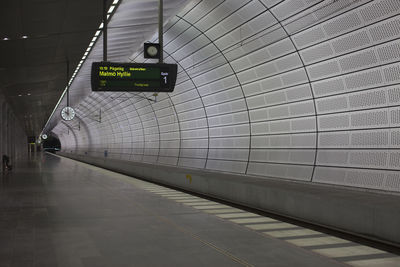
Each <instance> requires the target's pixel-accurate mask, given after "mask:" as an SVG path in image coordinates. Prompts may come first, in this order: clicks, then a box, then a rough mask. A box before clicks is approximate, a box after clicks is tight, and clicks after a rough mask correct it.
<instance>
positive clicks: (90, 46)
mask: <svg viewBox="0 0 400 267" xmlns="http://www.w3.org/2000/svg"><path fill="white" fill-rule="evenodd" d="M118 3H119V0H114V2H113V3H112V5H111V6H110V8H109V10H108V12H107V13H108V14H107V20H108V19H109V18H110V16H111V13H112V12H113V11H114V10H115V8H116V5H117V4H118ZM103 27H104V23H103V22H102V23H101V24H100V26H99V30H97V31H96V33H95V34H94V37H93V38H92V41H91V42H90V44H89V47H88V48H87V49H86V51H85V53H84V55H83V57H82V60H81V61H80V62H79V64H78V66H77V67H76V69H75V71H74V73H73V75H72V77H71V80H70V81H69V82H68V85H67V86H66V87H65V89H64V91H63V93H62V95H61V97H60V99H58V102H57V104H56V106H55V107H54V109H53V112H52V113H51V115H50V117H49V118H48V119H47V122H46V124H45V125H44V127H43V130H44V129H45V128H46V127H47V125H48V124H49V122H50V120H51V118H52V117H53V115H54V113H55V112H56V110H57V108H58V106H59V105H60V103H61V101H62V99H63V98H64V96H65V94H66V92H67V89H68V87H69V86H70V85H71V84H72V82H73V81H74V79H75V77H76V75H77V74H78V71H79V69H80V67H81V66H82V63H83V62H84V61H85V59H86V58H87V56H88V54H89V52H90V50H91V48H92V47H93V46H94V43H95V42H96V41H97V38H98V37H99V36H100V33H101V32H102V29H103ZM22 38H28V36H23V37H22ZM3 40H4V41H6V40H9V38H7V37H5V38H3ZM43 130H42V132H41V133H40V136H42V134H43Z"/></svg>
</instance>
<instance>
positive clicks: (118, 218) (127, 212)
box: [0, 154, 400, 267]
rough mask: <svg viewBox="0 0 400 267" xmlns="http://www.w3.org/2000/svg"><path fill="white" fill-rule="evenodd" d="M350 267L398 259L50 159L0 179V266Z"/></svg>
mask: <svg viewBox="0 0 400 267" xmlns="http://www.w3.org/2000/svg"><path fill="white" fill-rule="evenodd" d="M166 175H168V173H166ZM349 265H351V266H387V267H389V266H400V257H398V256H397V255H393V254H391V253H387V252H385V251H382V250H379V249H376V248H371V247H368V246H364V245H360V244H357V243H354V242H351V241H348V240H345V239H341V238H337V237H333V236H329V235H326V234H324V233H321V232H317V231H314V230H310V229H306V228H303V227H300V226H297V225H294V224H291V223H287V222H281V221H278V220H276V219H273V218H268V217H263V216H260V215H258V214H255V213H251V212H247V211H244V210H241V209H238V208H234V207H230V206H228V205H225V204H220V203H217V202H213V201H209V200H206V199H202V198H199V197H197V196H193V195H190V194H187V193H183V192H179V191H176V190H173V189H169V188H165V187H162V186H159V185H155V184H152V183H148V182H144V181H141V180H138V179H135V178H132V177H128V176H125V175H121V174H117V173H114V172H111V171H107V170H104V169H100V168H97V167H94V166H91V165H87V164H83V163H80V162H76V161H73V160H70V159H66V158H61V157H58V156H54V155H48V154H46V155H43V156H42V157H40V158H38V159H36V160H31V161H29V162H26V163H23V164H19V165H15V169H14V170H13V171H12V172H9V173H3V174H2V175H1V183H0V267H3V266H7V267H11V266H13V267H14V266H24V267H25V266H41V267H45V266H52V267H54V266H68V267H69V266H71V267H80V266H107V267H109V266H113V267H114V266H208V267H210V266H296V267H301V266H323V267H329V266H349Z"/></svg>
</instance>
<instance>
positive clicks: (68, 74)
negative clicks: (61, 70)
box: [67, 58, 69, 107]
mask: <svg viewBox="0 0 400 267" xmlns="http://www.w3.org/2000/svg"><path fill="white" fill-rule="evenodd" d="M67 107H69V59H68V58H67Z"/></svg>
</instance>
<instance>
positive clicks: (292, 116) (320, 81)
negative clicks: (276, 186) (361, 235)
mask: <svg viewBox="0 0 400 267" xmlns="http://www.w3.org/2000/svg"><path fill="white" fill-rule="evenodd" d="M399 15H400V1H398V0H374V1H371V0H351V1H349V0H337V1H333V0H332V1H309V0H285V1H272V0H252V1H236V0H227V1H222V0H219V1H211V0H204V1H199V0H197V1H192V2H190V3H189V5H187V6H186V7H185V8H183V9H182V10H181V11H180V13H179V14H178V15H176V16H175V17H173V18H172V19H171V20H170V21H169V23H168V25H167V26H166V27H165V30H164V31H165V33H164V42H165V43H164V50H165V62H167V63H177V64H178V78H177V84H176V88H175V90H174V92H173V93H170V94H159V96H158V97H157V101H156V102H153V101H149V100H148V99H146V98H145V97H148V98H153V97H152V95H151V94H150V93H141V94H135V93H121V92H120V93H92V94H91V95H90V96H89V97H87V98H86V99H84V100H83V101H82V102H81V103H80V104H79V105H78V106H77V107H76V109H77V114H78V118H77V119H76V120H74V121H73V122H70V123H68V124H65V123H59V124H58V125H57V126H56V127H55V128H54V129H53V132H54V133H55V134H57V135H58V136H59V138H60V140H61V143H62V148H63V150H64V151H67V152H70V153H71V152H72V153H78V154H88V155H91V156H99V157H108V158H117V159H123V160H130V161H139V162H149V163H154V164H168V165H176V166H182V167H190V168H205V169H208V170H214V171H223V172H234V173H239V174H243V175H256V176H261V177H275V178H283V179H295V180H302V181H313V182H319V183H328V184H337V185H345V186H354V187H361V188H371V189H379V190H387V191H400V172H399V171H398V170H399V166H400V108H399V104H400V85H399V82H400V67H399V64H398V63H399V61H400V44H399V38H400V16H399ZM152 41H157V39H156V38H154V40H152ZM128 56H130V55H127V58H128ZM130 58H133V59H134V61H136V62H143V61H145V60H144V59H143V57H142V55H141V52H138V53H137V54H134V55H133V56H131V57H130ZM144 96H145V97H144ZM100 110H101V123H99V121H98V114H99V112H100ZM78 122H80V125H81V127H80V130H77V126H76V125H77V124H78Z"/></svg>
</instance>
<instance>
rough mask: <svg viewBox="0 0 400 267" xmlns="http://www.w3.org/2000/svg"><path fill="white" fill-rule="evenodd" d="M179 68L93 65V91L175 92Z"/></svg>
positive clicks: (143, 65)
mask: <svg viewBox="0 0 400 267" xmlns="http://www.w3.org/2000/svg"><path fill="white" fill-rule="evenodd" d="M177 70H178V67H177V65H176V64H162V63H155V64H151V63H111V62H94V63H93V64H92V74H91V82H92V91H113V92H116V91H123V92H173V91H174V88H175V82H176V75H177Z"/></svg>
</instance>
